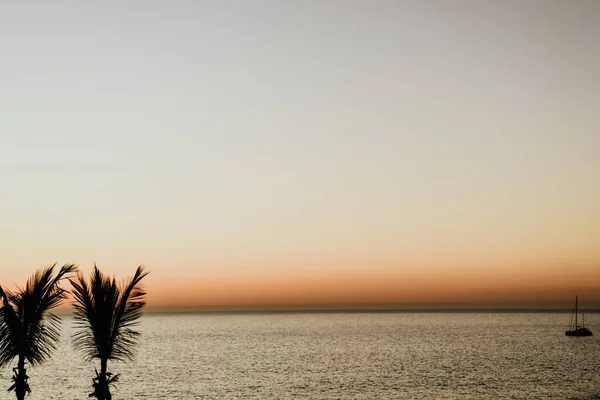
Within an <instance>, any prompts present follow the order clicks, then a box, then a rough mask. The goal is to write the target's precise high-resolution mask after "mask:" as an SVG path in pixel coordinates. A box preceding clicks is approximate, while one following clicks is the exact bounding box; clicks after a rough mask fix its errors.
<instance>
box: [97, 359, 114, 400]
mask: <svg viewBox="0 0 600 400" xmlns="http://www.w3.org/2000/svg"><path fill="white" fill-rule="evenodd" d="M107 368H108V360H107V359H105V358H102V359H100V374H99V375H98V382H97V386H96V390H95V392H94V394H95V396H96V398H97V399H98V400H111V399H112V395H111V394H110V388H109V382H108V376H107V372H108V371H107Z"/></svg>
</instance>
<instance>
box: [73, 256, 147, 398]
mask: <svg viewBox="0 0 600 400" xmlns="http://www.w3.org/2000/svg"><path fill="white" fill-rule="evenodd" d="M146 275H148V272H145V270H144V267H141V266H140V267H138V269H137V270H136V271H135V274H134V276H133V278H131V279H130V280H129V281H127V282H122V283H120V284H117V282H116V281H115V278H114V277H113V278H110V277H108V276H106V275H104V274H103V273H102V272H100V270H99V269H98V267H96V265H95V264H94V271H93V272H92V275H91V277H90V282H89V283H88V282H86V280H85V278H84V277H83V275H82V274H81V273H78V275H77V277H76V278H74V279H71V285H72V286H73V296H74V300H75V303H74V308H75V310H74V318H75V324H76V327H77V328H78V329H79V330H78V331H77V332H76V333H75V334H74V335H73V344H74V346H75V348H77V349H79V350H81V351H82V352H83V353H84V355H85V357H86V359H87V360H88V361H92V360H93V359H94V358H98V359H100V372H98V370H96V377H95V378H93V379H92V382H93V388H94V391H93V392H92V393H90V397H95V398H96V399H98V400H111V399H112V396H111V394H110V385H111V384H112V383H114V382H117V380H118V378H119V375H113V374H111V373H110V372H108V371H107V366H108V360H116V361H125V360H131V359H133V356H134V354H135V352H134V348H135V345H136V344H137V340H138V338H139V335H140V333H139V332H138V331H137V330H134V329H133V328H134V327H135V326H136V325H137V324H138V323H139V319H140V317H141V316H142V308H143V307H144V304H145V303H144V301H143V300H144V296H145V295H146V293H145V292H144V290H143V289H142V287H141V284H140V282H141V280H142V279H143V278H144V277H145V276H146Z"/></svg>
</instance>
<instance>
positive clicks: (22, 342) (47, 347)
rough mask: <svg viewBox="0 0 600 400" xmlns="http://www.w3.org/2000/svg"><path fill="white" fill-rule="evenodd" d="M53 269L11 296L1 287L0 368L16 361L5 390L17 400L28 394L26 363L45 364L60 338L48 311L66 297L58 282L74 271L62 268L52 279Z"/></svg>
mask: <svg viewBox="0 0 600 400" xmlns="http://www.w3.org/2000/svg"><path fill="white" fill-rule="evenodd" d="M55 266H56V264H54V265H52V266H51V267H48V268H46V269H40V270H38V271H37V272H36V273H35V274H34V275H32V276H31V277H30V278H29V280H28V281H27V284H26V285H25V288H24V289H21V288H18V289H17V291H16V292H14V293H13V292H10V291H9V290H6V289H3V288H2V287H1V286H0V300H1V302H2V306H1V308H0V366H4V365H6V364H9V363H10V362H12V360H13V359H15V358H17V359H18V361H17V366H16V367H15V368H13V372H14V376H13V382H14V383H13V385H12V386H11V387H10V389H8V390H9V391H12V390H14V391H15V393H16V395H17V399H18V400H23V399H24V398H25V395H26V394H27V393H30V392H31V389H30V387H29V384H28V382H27V381H28V379H29V377H28V376H27V373H26V372H27V370H26V368H25V363H26V362H29V364H31V366H36V365H39V364H41V363H43V362H44V361H46V360H47V359H48V358H50V355H51V354H52V352H53V351H54V350H56V346H57V344H58V340H59V338H60V318H59V317H57V316H56V315H55V314H53V313H51V312H50V310H52V309H53V308H55V307H56V306H58V305H60V303H61V302H62V301H63V300H64V298H65V296H66V293H67V292H66V290H64V289H63V288H61V287H60V281H61V280H62V279H63V278H66V277H67V275H68V274H70V273H72V272H74V271H75V270H76V269H77V267H75V266H74V265H65V266H63V267H62V268H61V269H60V271H59V272H58V274H57V275H56V276H53V272H54V267H55Z"/></svg>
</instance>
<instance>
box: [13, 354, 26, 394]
mask: <svg viewBox="0 0 600 400" xmlns="http://www.w3.org/2000/svg"><path fill="white" fill-rule="evenodd" d="M26 372H27V370H26V369H25V357H24V356H22V355H19V363H18V364H17V371H16V375H15V393H16V394H17V400H25V395H26V394H27V392H28V391H29V384H28V383H27V379H28V378H29V377H28V376H27V373H26Z"/></svg>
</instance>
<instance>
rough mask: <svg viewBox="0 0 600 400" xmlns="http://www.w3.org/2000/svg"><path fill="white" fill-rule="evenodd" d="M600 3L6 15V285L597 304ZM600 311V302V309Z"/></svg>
mask: <svg viewBox="0 0 600 400" xmlns="http://www.w3.org/2000/svg"><path fill="white" fill-rule="evenodd" d="M599 20H600V2H598V1H594V0H590V1H550V0H539V1H537V0H530V1H521V0H518V1H517V0H507V1H476V0H473V1H458V0H457V1H383V0H382V1H352V0H344V1H341V0H340V1H328V0H325V1H321V0H319V1H317V0H314V1H313V0H306V1H295V2H292V1H241V0H240V1H227V0H225V1H206V2H201V1H191V0H190V1H183V0H182V1H169V2H163V1H157V0H155V1H151V0H143V1H141V0H139V1H134V0H132V1H127V2H123V1H106V2H75V1H52V2H48V1H38V2H35V1H30V2H6V3H3V4H2V5H0V60H1V62H0V283H2V284H4V285H8V286H10V285H12V283H13V282H16V283H21V282H24V280H25V278H26V277H27V276H28V275H29V274H30V273H31V272H33V271H34V270H35V269H36V268H38V267H42V266H45V265H48V264H52V263H54V262H59V263H77V264H79V265H80V266H81V267H82V269H83V270H84V271H85V272H86V273H87V272H89V271H90V270H91V267H92V265H93V262H94V261H96V262H97V263H98V265H99V266H100V267H101V268H102V269H104V270H106V271H107V272H110V273H115V274H117V276H118V277H124V276H126V275H130V274H131V273H133V271H134V269H135V267H136V266H137V265H138V264H144V265H146V266H147V267H148V268H149V269H150V270H151V271H152V274H151V275H150V277H149V278H148V281H147V288H148V290H149V292H150V294H149V303H150V305H153V306H157V307H159V306H191V305H200V306H222V305H236V304H238V305H239V304H242V305H244V304H249V305H252V304H270V305H277V304H322V303H326V304H334V303H336V304H337V303H378V302H382V303H394V302H400V303H415V302H417V303H418V302H421V303H431V302H440V303H444V302H487V301H499V302H503V301H517V302H518V301H529V302H534V301H538V300H547V301H551V300H557V299H558V300H561V301H562V300H565V299H568V301H571V299H572V296H573V295H574V294H575V293H580V294H581V293H586V295H587V294H588V293H589V295H588V299H589V298H590V297H594V296H595V297H594V298H595V299H596V300H600V73H599V71H600V46H599V45H598V43H599V41H600V24H599V23H598V21H599ZM594 293H595V294H594Z"/></svg>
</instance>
